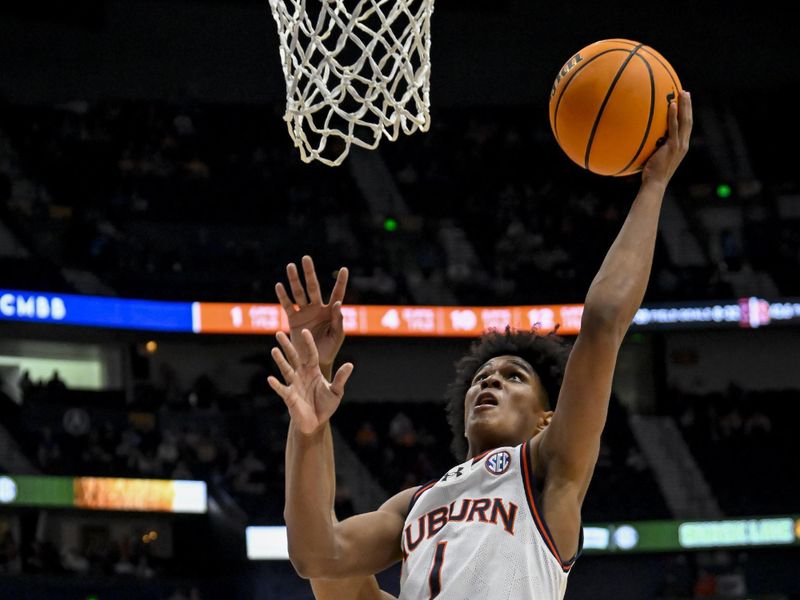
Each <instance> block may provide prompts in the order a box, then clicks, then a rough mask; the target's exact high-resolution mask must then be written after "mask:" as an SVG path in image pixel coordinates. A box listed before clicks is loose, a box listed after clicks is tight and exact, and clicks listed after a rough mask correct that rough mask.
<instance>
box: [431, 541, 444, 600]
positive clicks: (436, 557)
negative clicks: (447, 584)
mask: <svg viewBox="0 0 800 600" xmlns="http://www.w3.org/2000/svg"><path fill="white" fill-rule="evenodd" d="M445 548H447V542H439V543H438V544H436V552H434V554H433V564H432V565H431V574H430V575H429V576H428V585H429V586H430V588H431V596H430V600H433V599H434V598H436V596H438V595H439V592H441V591H442V566H443V565H444V551H445Z"/></svg>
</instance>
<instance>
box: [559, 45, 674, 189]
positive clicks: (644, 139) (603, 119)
mask: <svg viewBox="0 0 800 600" xmlns="http://www.w3.org/2000/svg"><path fill="white" fill-rule="evenodd" d="M680 91H681V82H680V81H679V80H678V76H677V75H676V74H675V71H674V70H673V68H672V67H671V66H670V64H669V63H668V62H667V61H666V59H665V58H664V57H663V56H661V55H660V54H659V53H658V52H656V51H655V50H653V49H652V48H650V47H649V46H645V45H644V44H640V43H639V42H633V41H631V40H621V39H616V40H601V41H599V42H595V43H594V44H590V45H589V46H586V47H585V48H583V49H582V50H580V51H579V52H578V53H577V54H575V55H574V56H573V57H572V58H570V59H569V60H568V61H567V62H566V64H565V65H564V66H563V67H562V68H561V70H560V71H559V72H558V76H557V77H556V80H555V82H554V83H553V89H552V91H551V93H550V126H551V127H552V129H553V135H555V136H556V141H557V142H558V145H559V146H561V149H562V150H564V152H566V153H567V156H569V157H570V158H571V159H572V160H573V161H575V162H576V163H578V164H579V165H580V166H582V167H583V168H585V169H588V170H589V171H591V172H592V173H597V174H598V175H617V176H619V175H630V174H631V173H636V172H637V171H641V170H642V166H643V165H644V163H645V162H646V161H647V159H648V158H650V155H651V154H652V153H653V152H654V151H655V149H656V148H657V147H658V146H659V145H660V142H661V141H663V138H664V137H665V136H666V135H667V110H668V107H669V102H670V100H672V99H673V98H675V99H676V100H677V97H678V93H679V92H680Z"/></svg>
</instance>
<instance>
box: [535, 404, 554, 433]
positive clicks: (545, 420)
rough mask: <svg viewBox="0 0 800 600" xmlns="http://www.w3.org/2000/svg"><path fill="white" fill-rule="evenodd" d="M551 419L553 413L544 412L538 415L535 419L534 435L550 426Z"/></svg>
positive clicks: (549, 411)
mask: <svg viewBox="0 0 800 600" xmlns="http://www.w3.org/2000/svg"><path fill="white" fill-rule="evenodd" d="M552 418H553V411H552V410H546V411H544V412H542V413H539V416H538V417H537V419H536V433H541V432H542V431H544V430H545V429H547V426H548V425H550V419H552Z"/></svg>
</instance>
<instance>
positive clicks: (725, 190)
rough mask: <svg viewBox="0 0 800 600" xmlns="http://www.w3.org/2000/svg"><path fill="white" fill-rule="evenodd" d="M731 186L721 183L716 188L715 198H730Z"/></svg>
mask: <svg viewBox="0 0 800 600" xmlns="http://www.w3.org/2000/svg"><path fill="white" fill-rule="evenodd" d="M730 197H731V186H729V185H728V184H727V183H721V184H719V185H718V186H717V198H730Z"/></svg>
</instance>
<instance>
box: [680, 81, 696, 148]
mask: <svg viewBox="0 0 800 600" xmlns="http://www.w3.org/2000/svg"><path fill="white" fill-rule="evenodd" d="M678 119H679V121H680V130H681V137H682V138H683V139H684V140H685V141H686V142H688V141H689V135H690V134H691V133H692V124H693V122H694V117H693V116H692V96H691V95H690V94H689V92H686V91H684V92H682V93H681V104H680V110H679V111H678Z"/></svg>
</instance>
